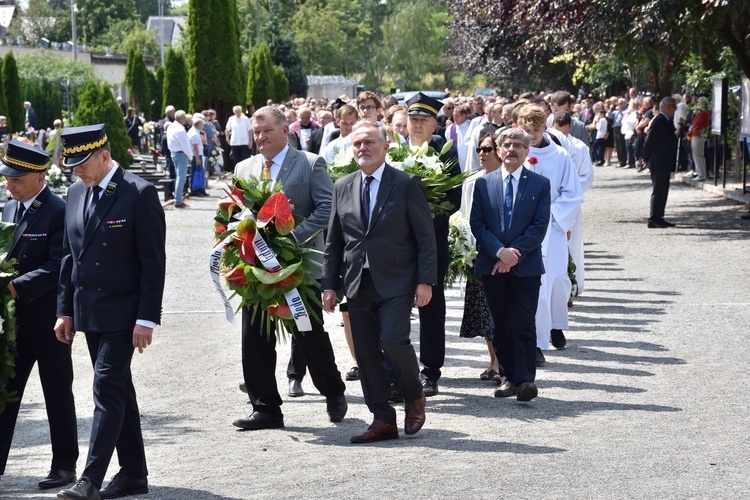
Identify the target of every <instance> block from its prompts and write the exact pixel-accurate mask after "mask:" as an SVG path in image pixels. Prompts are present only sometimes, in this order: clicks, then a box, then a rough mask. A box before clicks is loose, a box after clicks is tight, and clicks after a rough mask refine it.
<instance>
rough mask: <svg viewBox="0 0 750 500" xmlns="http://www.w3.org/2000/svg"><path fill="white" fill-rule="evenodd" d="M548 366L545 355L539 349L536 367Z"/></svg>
mask: <svg viewBox="0 0 750 500" xmlns="http://www.w3.org/2000/svg"><path fill="white" fill-rule="evenodd" d="M546 364H547V358H545V357H544V353H543V352H542V350H541V349H539V348H538V347H537V348H536V367H537V368H542V367H543V366H544V365H546Z"/></svg>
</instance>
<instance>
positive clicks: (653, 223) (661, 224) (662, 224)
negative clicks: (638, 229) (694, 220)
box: [648, 220, 672, 229]
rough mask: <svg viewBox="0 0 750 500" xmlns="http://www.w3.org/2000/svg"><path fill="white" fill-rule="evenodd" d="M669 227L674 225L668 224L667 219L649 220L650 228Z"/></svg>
mask: <svg viewBox="0 0 750 500" xmlns="http://www.w3.org/2000/svg"><path fill="white" fill-rule="evenodd" d="M667 227H672V226H670V225H668V224H667V223H666V221H665V222H662V221H653V220H650V221H648V228H649V229H664V228H667Z"/></svg>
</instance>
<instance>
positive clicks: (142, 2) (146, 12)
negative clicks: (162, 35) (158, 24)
mask: <svg viewBox="0 0 750 500" xmlns="http://www.w3.org/2000/svg"><path fill="white" fill-rule="evenodd" d="M162 4H163V12H164V15H165V16H166V15H167V12H168V11H169V9H170V8H171V6H172V5H171V2H170V0H162ZM135 10H136V11H137V12H138V17H139V18H140V20H141V22H144V23H145V22H146V20H148V16H158V15H159V0H135Z"/></svg>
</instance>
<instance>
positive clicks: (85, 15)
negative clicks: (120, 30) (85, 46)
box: [76, 0, 136, 41]
mask: <svg viewBox="0 0 750 500" xmlns="http://www.w3.org/2000/svg"><path fill="white" fill-rule="evenodd" d="M76 5H77V7H78V10H79V12H78V14H77V15H76V20H77V23H78V24H77V27H78V35H79V37H80V38H81V40H83V41H93V40H95V39H96V37H97V36H98V35H99V34H100V33H104V32H105V31H107V27H108V26H109V24H110V23H111V22H112V21H114V20H118V19H134V18H135V16H136V11H135V2H134V1H133V0H78V1H77V3H76Z"/></svg>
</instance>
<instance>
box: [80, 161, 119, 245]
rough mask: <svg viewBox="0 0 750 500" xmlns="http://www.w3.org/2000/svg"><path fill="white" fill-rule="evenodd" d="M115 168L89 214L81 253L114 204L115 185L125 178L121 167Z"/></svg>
mask: <svg viewBox="0 0 750 500" xmlns="http://www.w3.org/2000/svg"><path fill="white" fill-rule="evenodd" d="M115 168H116V169H117V171H116V172H115V175H113V176H112V180H110V181H109V184H108V185H107V187H106V188H105V189H104V191H103V192H102V194H101V198H99V201H98V202H97V203H96V209H95V210H94V213H92V214H89V222H88V224H86V225H85V229H84V231H83V244H82V245H81V253H83V251H84V250H85V248H86V245H88V243H89V242H90V241H91V237H92V236H93V235H94V233H96V228H97V227H99V224H101V222H102V220H104V216H105V215H107V212H108V211H109V209H110V208H111V207H112V204H113V203H114V202H115V194H116V192H117V185H118V184H120V182H122V178H123V177H124V176H125V171H124V170H123V169H122V167H120V166H119V165H118V166H116V167H115ZM84 203H85V191H84ZM81 221H83V210H81Z"/></svg>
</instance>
